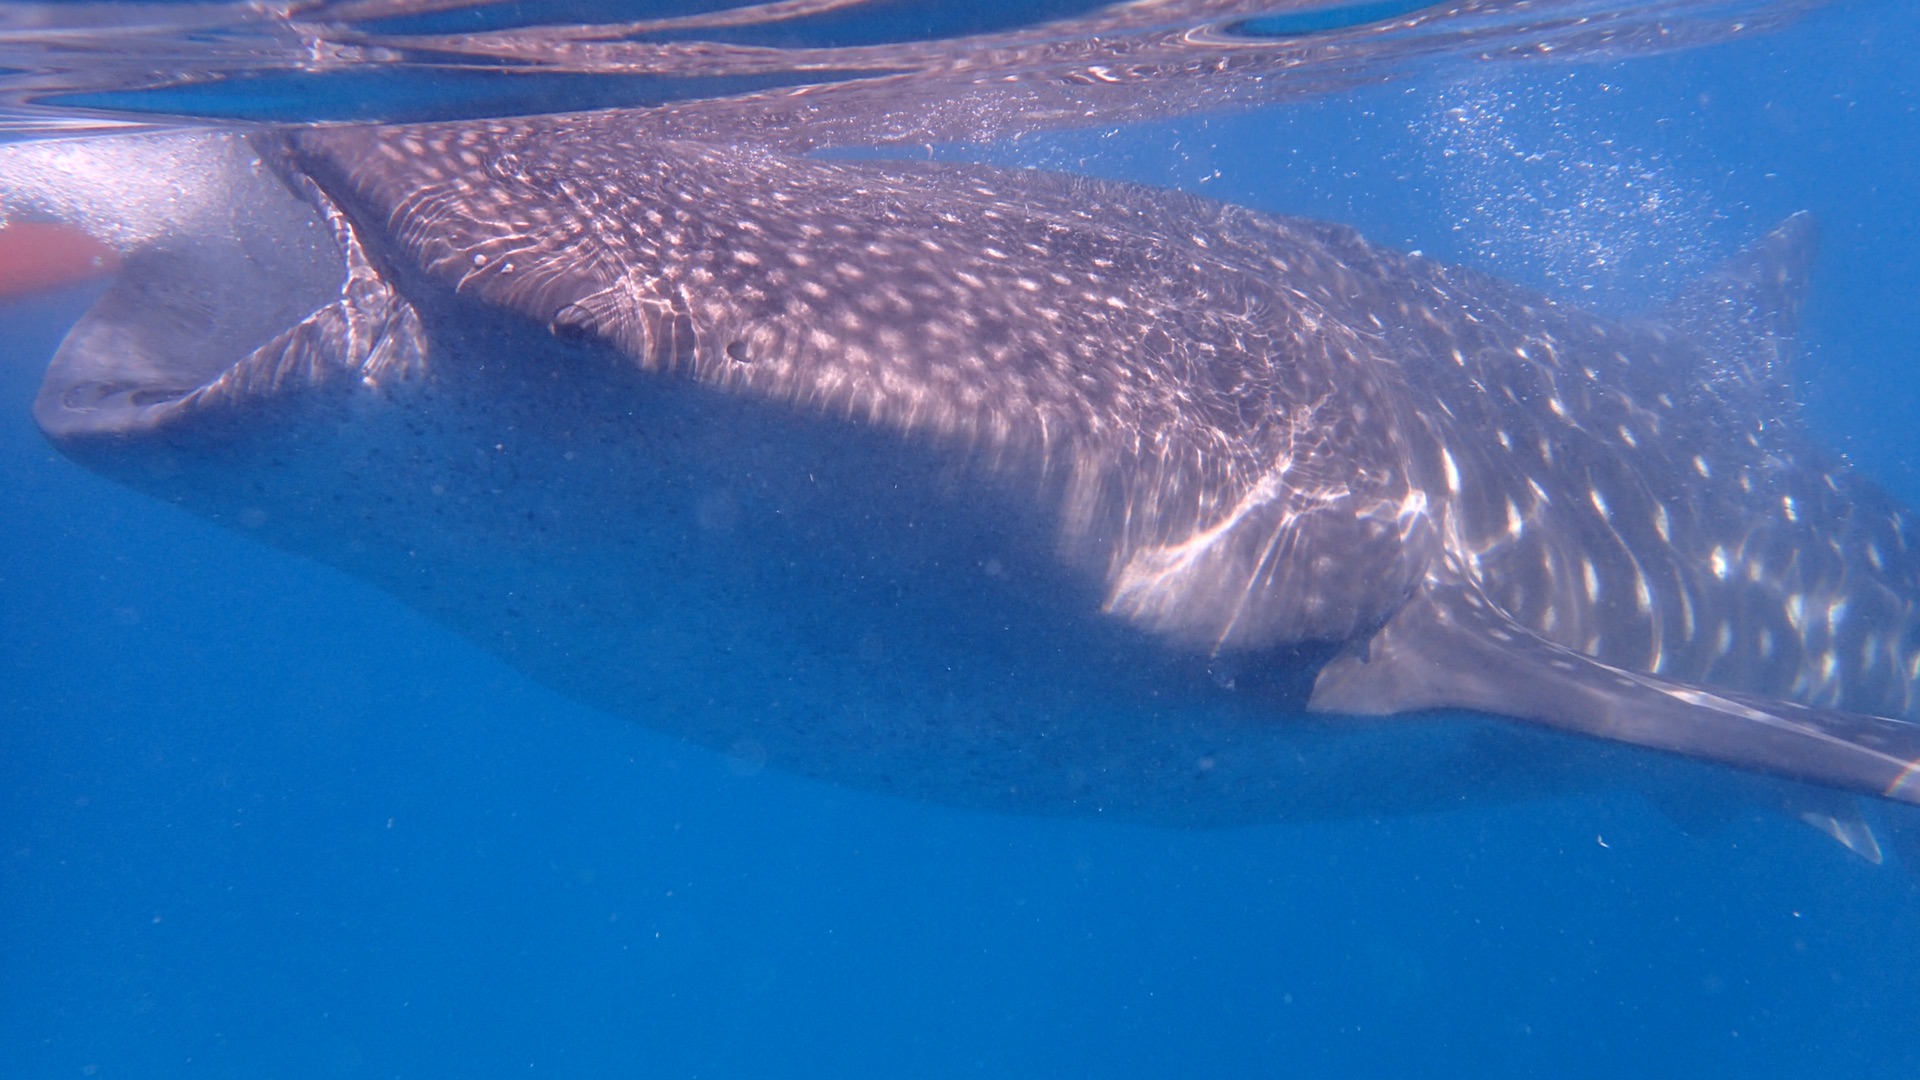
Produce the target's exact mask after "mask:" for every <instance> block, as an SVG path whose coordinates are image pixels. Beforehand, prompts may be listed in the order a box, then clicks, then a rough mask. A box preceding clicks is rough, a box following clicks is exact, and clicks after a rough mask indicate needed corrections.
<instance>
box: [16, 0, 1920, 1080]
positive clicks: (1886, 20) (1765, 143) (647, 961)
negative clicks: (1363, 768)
mask: <svg viewBox="0 0 1920 1080" xmlns="http://www.w3.org/2000/svg"><path fill="white" fill-rule="evenodd" d="M1916 57H1920V17H1916V15H1915V14H1913V13H1912V10H1911V9H1910V8H1909V7H1908V6H1905V5H1897V4H1892V3H1880V4H1862V5H1857V6H1842V7H1839V8H1836V9H1833V10H1831V11H1828V12H1826V13H1824V14H1822V15H1820V16H1818V17H1817V18H1814V19H1812V20H1810V21H1809V22H1807V23H1805V24H1803V25H1802V26H1800V27H1798V28H1795V29H1793V30H1790V31H1788V32H1786V33H1784V34H1780V35H1776V36H1773V37H1769V38H1765V39H1761V40H1755V41H1751V42H1748V43H1743V44H1739V45H1735V46H1732V47H1727V48H1723V49H1719V50H1716V51H1712V52H1706V53H1693V54H1687V55H1682V56H1675V57H1667V58H1656V59H1650V60H1641V61H1637V62H1634V63H1630V64H1624V65H1619V66H1614V67H1582V68H1567V69H1562V68H1548V67H1545V66H1541V65H1534V66H1529V67H1524V68H1516V69H1511V70H1509V71H1508V72H1506V73H1505V74H1500V75H1490V76H1489V77H1487V78H1484V79H1475V80H1470V81H1458V80H1456V81H1454V82H1452V83H1450V84H1434V83H1424V84H1421V85H1417V86H1413V87H1407V86H1398V87H1389V88H1382V89H1377V90H1373V91H1367V92H1364V93H1358V94H1355V95H1353V96H1352V97H1349V98H1345V99H1342V100H1338V101H1328V102H1322V103H1317V104H1313V105H1309V106H1296V107H1293V108H1290V109H1287V110H1276V111H1269V112H1265V113H1261V114H1258V115H1251V116H1243V117H1234V118H1224V119H1223V118H1214V119H1212V120H1209V121H1200V120H1189V121H1183V122H1181V123H1177V124H1169V125H1161V126H1157V127H1155V128H1152V129H1150V130H1145V131H1125V132H1119V133H1108V132H1097V133H1090V134H1084V135H1076V136H1072V137H1061V138H1053V139H1048V140H1046V141H1044V142H1043V143H1037V144H1030V145H1027V146H1025V147H1024V148H1023V149H1021V150H1019V151H1018V152H1017V153H1018V156H1019V157H1020V158H1022V159H1024V160H1038V161H1042V162H1044V163H1048V164H1052V165H1055V166H1058V167H1068V168H1078V169H1084V170H1087V171H1096V172H1102V173H1107V174H1112V175H1122V176H1128V177H1131V178H1136V179H1144V180H1148V181H1152V182H1159V183H1171V184H1178V185H1181V186H1187V187H1193V188H1196V189H1197V190H1201V191H1205V192H1208V193H1211V194H1215V195H1219V196H1221V197H1226V198H1231V199H1234V200H1236V201H1242V202H1248V203H1252V204H1255V205H1260V206H1264V207H1268V208H1272V209H1278V210H1284V211H1289V212H1298V213H1309V214H1313V215H1316V216H1323V217H1334V218H1339V219H1343V220H1347V221H1351V222H1353V223H1355V224H1358V225H1360V226H1361V227H1362V228H1363V229H1365V230H1366V231H1367V232H1368V234H1369V235H1370V236H1371V237H1372V238H1374V239H1376V240H1379V241H1382V242H1387V243H1394V244H1401V245H1405V246H1410V247H1420V248H1423V249H1425V250H1426V251H1427V252H1428V253H1429V254H1436V255H1444V256H1446V257H1449V258H1457V259H1461V260H1466V261H1472V262H1476V263H1478V264H1480V265H1483V266H1488V267H1490V268H1493V269H1496V270H1499V271H1500V272H1502V273H1505V274H1507V275H1508V276H1513V277H1519V278H1523V279H1526V280H1529V281H1532V282H1534V283H1536V284H1539V285H1542V286H1543V287H1548V288H1552V289H1554V290H1556V291H1557V292H1559V293H1560V294H1561V295H1566V296H1575V297H1579V296H1585V297H1587V298H1588V299H1589V300H1590V301H1591V302H1593V303H1595V304H1596V305H1599V306H1603V307H1611V308H1615V309H1619V308H1623V307H1630V306H1632V305H1634V304H1636V303H1640V302H1643V301H1644V300H1645V299H1646V298H1647V297H1648V296H1650V295H1655V294H1658V293H1661V292H1663V291H1667V290H1669V289H1670V288H1671V287H1672V286H1674V285H1676V284H1678V282H1679V281H1681V280H1684V277H1685V275H1686V274H1687V273H1690V272H1694V271H1697V270H1698V269H1701V268H1704V267H1705V266H1707V265H1710V264H1711V261H1712V259H1713V258H1714V257H1717V256H1719V255H1723V254H1725V253H1727V252H1729V251H1731V250H1733V249H1734V248H1736V247H1737V246H1738V245H1739V244H1740V243H1741V242H1743V241H1744V240H1746V239H1748V238H1751V237H1752V236H1754V235H1757V234H1758V233H1760V232H1762V231H1764V230H1765V229H1766V228H1767V227H1769V226H1770V225H1771V224H1772V223H1773V222H1775V221H1776V220H1778V219H1779V218H1782V217H1784V216H1786V214H1788V213H1789V212H1791V211H1793V210H1797V209H1802V208H1807V209H1812V210H1814V211H1816V212H1817V213H1818V214H1819V215H1820V217H1821V219H1822V221H1823V223H1824V226H1825V247H1824V251H1823V255H1822V258H1821V260H1820V263H1819V265H1818V268H1817V279H1816V291H1815V295H1814V300H1813V304H1812V308H1811V311H1810V313H1809V326H1808V339H1809V345H1810V348H1811V354H1810V355H1809V356H1808V357H1807V359H1806V360H1805V361H1804V373H1805V381H1806V383H1807V396H1808V398H1809V401H1810V410H1811V418H1812V421H1813V422H1814V423H1815V425H1816V426H1817V427H1818V429H1819V430H1820V431H1821V433H1822V436H1823V437H1824V438H1826V439H1827V440H1828V441H1830V442H1832V443H1834V444H1836V445H1838V446H1840V447H1842V448H1844V449H1845V450H1846V451H1847V452H1848V453H1849V454H1850V455H1851V456H1852V457H1853V458H1854V459H1855V460H1856V461H1857V462H1858V463H1859V464H1860V465H1861V466H1862V467H1863V468H1865V469H1866V470H1868V471H1869V472H1870V473H1872V474H1873V475H1875V476H1876V477H1878V478H1879V479H1880V480H1881V481H1882V482H1884V483H1886V484H1888V485H1889V486H1891V487H1893V488H1894V489H1896V490H1898V491H1900V492H1901V493H1902V495H1903V497H1904V498H1905V499H1907V501H1908V502H1909V503H1915V504H1920V473H1916V471H1915V469H1916V463H1920V431H1916V430H1915V423H1914V421H1915V419H1916V418H1920V376H1916V374H1915V372H1914V368H1915V362H1916V360H1920V346H1917V345H1916V344H1915V343H1916V341H1920V299H1916V298H1920V260H1917V259H1916V255H1915V252H1916V250H1920V216H1917V213H1916V211H1917V208H1920V197H1916V194H1917V193H1920V125H1917V124H1916V111H1915V110H1916V108H1920V59H1916ZM1448 151H1452V152H1451V153H1448ZM1008 153H1010V152H1005V151H1002V154H1003V155H1004V154H1008ZM1529 155H1535V156H1537V158H1538V160H1535V161H1531V162H1529V161H1528V160H1527V159H1528V157H1529ZM1649 192H1652V193H1654V194H1656V195H1657V196H1658V197H1657V198H1655V199H1654V200H1653V201H1652V202H1649V201H1648V198H1647V195H1648V193H1649ZM1602 259H1604V260H1605V262H1604V263H1598V262H1596V260H1602ZM85 302H86V298H85V297H84V296H79V295H68V296H61V297H51V298H45V299H43V300H39V301H35V302H34V303H31V304H14V305H12V306H9V307H5V308H0V1076H4V1077H22V1078H40V1077H70V1076H85V1075H98V1076H103V1077H116V1076H120V1077H135V1076H138V1077H174V1076H181V1077H186V1076H220V1077H225V1076H235V1077H242V1076H244V1077H249V1078H266V1077H283V1078H294V1077H331V1076H367V1077H396V1076H404V1077H445V1076H489V1077H491V1076H514V1075H528V1076H599V1075H641V1076H694V1075H699V1076H739V1077H749V1076H750V1077H764V1076H774V1077H779V1076H807V1075H924V1076H943V1075H961V1074H967V1075H974V1074H979V1075H1010V1076H1072V1077H1079V1076H1136V1075H1138V1076H1183V1075H1196V1076H1197V1075H1209V1076H1213V1075H1236V1074H1251V1075H1267V1074H1280V1075H1309V1076H1313V1075H1351V1074H1360V1075H1413V1076H1433V1075H1476V1076H1553V1077H1578V1076H1641V1075H1675V1074H1679V1073H1682V1072H1683V1071H1684V1072H1688V1073H1692V1074H1694V1075H1705V1076H1742V1077H1754V1076H1783V1077H1784V1076H1795V1077H1801V1076H1813V1075H1825V1076H1887V1077H1892V1076H1907V1075H1912V1074H1913V1073H1914V1072H1915V1071H1916V1070H1917V1069H1920V1038H1916V1035H1920V965H1917V964H1916V962H1915V957H1916V956H1920V884H1917V883H1920V856H1915V855H1909V856H1908V857H1907V858H1905V859H1904V860H1903V859H1902V858H1901V857H1900V856H1898V855H1897V854H1896V855H1895V856H1893V857H1892V858H1890V859H1889V862H1888V865H1886V866H1882V867H1874V866H1871V865H1869V864H1867V863H1866V862H1864V861H1862V860H1860V859H1858V858H1855V857H1853V856H1851V855H1849V854H1847V853H1846V852H1844V851H1843V850H1842V849H1840V848H1839V847H1838V846H1837V845H1835V844H1833V843H1832V842H1830V841H1828V840H1827V839H1825V838H1824V837H1822V836H1821V835H1820V834H1818V833H1816V832H1815V831H1814V830H1812V829H1810V828H1808V827H1806V826H1804V825H1802V824H1800V823H1797V822H1794V821H1792V820H1789V819H1786V818H1783V817H1777V816H1770V815H1756V814H1748V813H1741V814H1738V815H1736V816H1735V819H1734V820H1733V821H1732V823H1731V824H1729V825H1728V826H1727V827H1725V828H1724V829H1721V830H1720V831H1717V832H1714V831H1704V832H1700V833H1698V834H1697V835H1696V834H1694V833H1689V832H1686V831H1683V830H1681V829H1680V828H1678V827H1677V826H1676V825H1675V824H1674V823H1672V822H1671V821H1670V820H1669V819H1668V818H1667V817H1665V816H1662V815H1661V814H1660V813H1657V812H1656V811H1654V810H1653V809H1651V808H1650V807H1649V806H1648V805H1647V804H1646V803H1645V802H1644V801H1643V800H1642V799H1641V798H1640V797H1639V796H1638V795H1636V794H1635V793H1634V790H1633V789H1634V787H1635V781H1636V777H1637V774H1636V773H1634V772H1633V771H1632V766H1630V765H1624V766H1623V767H1622V768H1623V772H1622V774H1621V777H1620V783H1621V788H1620V790H1619V791H1617V792H1608V793H1600V794H1595V795H1591V796H1587V797H1582V798H1578V799H1568V800H1564V801H1559V802H1551V803H1545V804H1532V805H1524V806H1520V807H1515V808H1511V809H1505V810H1484V811H1474V812H1463V813H1458V814H1452V815H1440V816H1434V817H1427V818H1415V819H1401V820H1380V821H1375V820H1356V821H1346V822H1339V823H1331V824H1312V825H1274V826H1270V827H1260V828H1246V829H1236V830H1229V831H1220V832H1178V831H1166V830H1160V829H1152V828H1142V827H1128V826H1117V825H1109V824H1104V823H1101V822H1062V821H1044V820H1027V819H1016V818H1002V817H993V816H986V815H981V814H977V813H969V812H960V811H953V810H948V809H944V808H941V807H935V806H925V805H917V804H912V803H905V802H898V801H891V800H887V799H881V798H876V797H871V796H867V795H862V794H858V793H854V792H849V791H845V790H840V789H836V788H832V787H828V786H824V785H820V784H816V783H812V782H807V781H802V780H796V779H792V778H789V777H786V776H783V775H780V774H778V773H775V772H771V771H764V770H763V771H758V772H752V771H751V770H749V769H746V768H742V767H741V764H740V763H738V762H733V763H729V762H728V761H726V760H725V759H723V758H721V757H719V756H717V755H713V754H710V753H707V752H704V751H701V750H697V749H693V748H689V747H684V746H680V745H677V744H675V743H673V742H671V741H669V740H666V739H664V738H662V737H659V736H656V735H654V734H651V733H649V732H648V731H646V730H644V729H642V728H639V727H636V726H634V725H631V724H628V723H624V722H621V721H618V720H614V719H611V718H609V717H607V716H604V715H601V714H598V713H595V712H592V711H590V710H587V709H585V708H582V707H580V706H577V705H574V704H572V703H570V702H568V701H566V700H564V699H562V698H559V697H557V696H555V695H554V694H552V693H550V692H548V691H546V690H544V689H542V688H541V687H539V686H536V685H532V684H530V683H528V682H527V681H526V680H524V679H522V678H520V677H519V676H517V675H515V674H514V673H512V672H510V671H508V670H506V669H505V668H503V667H501V666H500V665H499V664H497V663H495V662H494V661H493V660H491V659H490V658H488V657H487V656H485V655H483V654H481V653H479V652H477V651H475V650H474V649H472V648H470V647H468V646H466V645H465V644H463V643H462V642H460V641H458V640H456V639H455V638H454V637H452V635H450V634H448V633H446V632H444V631H442V630H440V629H439V628H437V627H436V626H434V625H433V624H431V623H428V622H426V621H424V620H422V619H420V618H419V617H417V616H415V615H413V614H411V613H410V612H408V611H406V610H405V609H403V608H401V607H400V606H399V605H397V604H396V603H394V602H393V601H391V600H389V599H388V598H386V597H385V596H384V595H382V594H380V593H376V592H374V591H371V590H369V589H367V588H365V587H363V586H361V585H359V584H357V583H355V582H354V581H351V580H348V579H345V578H343V577H340V576H339V575H337V574H335V573H332V572H330V571H328V570H324V569H321V568H319V567H316V566H313V565H309V564H307V563H304V562H301V561H298V560H295V559H293V558H290V557H287V556H284V555H281V554H279V553H276V552H273V551H270V550H267V549H265V548H264V547H261V546H257V545H255V544H253V543H251V542H249V541H248V540H247V539H246V538H245V537H242V536H239V535H236V534H234V533H230V532H227V531H224V530H222V529H219V528H217V527H214V526H212V525H209V524H206V523H204V522H202V521H199V520H196V519H193V518H189V517H187V516H185V515H184V514H181V513H178V512H175V511H173V510H171V509H169V508H167V507H164V506H162V505H159V504H157V503H154V502H150V501H148V500H146V499H143V498H141V497H138V496H135V495H132V494H130V493H128V492H126V491H124V490H122V489H119V488H117V487H114V486H112V485H110V484H108V483H106V482H105V481H102V480H99V479H97V478H95V477H93V476H92V475H90V474H88V473H85V472H82V471H81V470H79V469H78V468H77V467H75V466H73V465H70V464H68V463H67V462H65V461H64V460H62V459H60V458H59V457H57V456H56V455H55V454H54V453H53V452H52V451H51V450H49V449H48V448H47V447H46V445H45V444H44V443H43V442H42V441H41V440H40V438H39V436H38V435H37V433H36V432H35V431H34V430H33V429H32V425H31V422H30V421H29V420H28V418H27V413H26V406H27V403H28V402H29V400H30V399H31V395H32V392H33V388H34V386H35V384H36V381H37V376H38V372H37V370H36V366H37V365H39V364H42V363H44V360H45V357H46V356H47V355H48V354H49V353H50V352H51V350H52V348H53V347H54V345H55V344H56V343H57V341H58V339H59V335H60V333H61V332H62V329H63V320H69V319H71V318H72V317H74V316H76V315H77V314H78V313H79V311H80V310H82V308H83V306H84V304H85ZM743 773H746V775H742V774H743ZM1872 812H1873V814H1874V815H1875V820H1876V822H1877V823H1878V824H1879V825H1880V827H1881V829H1882V832H1883V835H1885V836H1892V835H1894V834H1897V833H1898V832H1899V831H1900V830H1901V828H1902V827H1903V826H1904V827H1905V828H1906V829H1907V830H1908V831H1909V832H1910V833H1911V832H1912V831H1914V830H1915V823H1914V821H1913V820H1912V818H1913V815H1909V814H1905V813H1899V812H1896V811H1895V809H1894V808H1888V807H1878V808H1874V809H1873V811H1872Z"/></svg>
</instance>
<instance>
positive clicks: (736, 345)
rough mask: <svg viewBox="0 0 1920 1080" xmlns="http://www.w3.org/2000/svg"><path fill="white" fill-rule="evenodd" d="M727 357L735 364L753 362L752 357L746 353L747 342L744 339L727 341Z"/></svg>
mask: <svg viewBox="0 0 1920 1080" xmlns="http://www.w3.org/2000/svg"><path fill="white" fill-rule="evenodd" d="M727 357H728V359H730V360H732V361H733V362H734V363H736V364H751V363H753V357H751V356H749V355H747V343H746V342H744V341H729V342H727Z"/></svg>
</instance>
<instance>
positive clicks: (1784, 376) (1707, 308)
mask: <svg viewBox="0 0 1920 1080" xmlns="http://www.w3.org/2000/svg"><path fill="white" fill-rule="evenodd" d="M1819 232H1820V230H1819V227H1818V226H1817V225H1816V224H1815V222H1814V219H1813V215H1812V214H1809V213H1807V212H1805V211H1801V212H1800V213H1797V214H1795V215H1793V216H1792V217H1790V218H1788V219H1787V220H1785V221H1783V222H1781V223H1780V225H1779V227H1777V228H1775V229H1774V230H1773V231H1772V232H1770V233H1768V234H1767V235H1765V236H1763V237H1761V238H1760V239H1758V240H1756V241H1754V242H1753V243H1751V244H1749V245H1747V246H1746V247H1745V248H1744V249H1742V250H1741V251H1740V253H1739V254H1738V255H1735V256H1734V257H1733V258H1731V259H1728V260H1727V261H1726V262H1725V263H1723V264H1721V265H1720V267H1719V268H1718V269H1716V270H1714V271H1712V272H1711V273H1708V274H1707V275H1705V276H1704V277H1701V278H1700V279H1699V280H1697V281H1695V282H1694V283H1693V284H1691V285H1689V286H1687V288H1686V289H1685V290H1684V291H1683V292H1681V294H1680V295H1679V297H1677V298H1676V299H1675V300H1674V301H1673V303H1671V304H1669V305H1668V306H1667V307H1666V309H1665V310H1663V311H1662V312H1660V314H1659V321H1661V322H1663V323H1666V324H1667V325H1669V326H1671V327H1673V328H1674V329H1675V330H1678V331H1680V332H1681V333H1682V334H1684V335H1686V336H1687V337H1689V338H1691V339H1693V340H1694V341H1695V342H1697V343H1699V345H1700V347H1701V348H1703V349H1705V350H1706V351H1707V354H1708V355H1709V356H1710V357H1712V358H1713V364H1714V367H1715V369H1716V370H1718V371H1721V372H1725V373H1726V374H1728V375H1732V376H1734V377H1735V378H1736V379H1738V380H1739V381H1741V382H1743V383H1745V384H1746V385H1747V386H1749V387H1751V388H1753V389H1756V390H1761V391H1763V392H1767V391H1770V392H1772V393H1773V394H1774V395H1777V394H1778V393H1779V392H1780V391H1783V390H1786V389H1787V388H1789V387H1790V386H1791V384H1792V362H1793V356H1794V353H1795V351H1796V350H1797V348H1798V344H1797V340H1796V339H1797V338H1798V335H1799V331H1800V309H1801V307H1802V306H1803V305H1804V303H1805V302H1806V296H1807V272H1808V269H1809V268H1810V267H1811V266H1812V265H1813V257H1814V253H1815V251H1816V249H1817V248H1818V246H1819Z"/></svg>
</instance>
